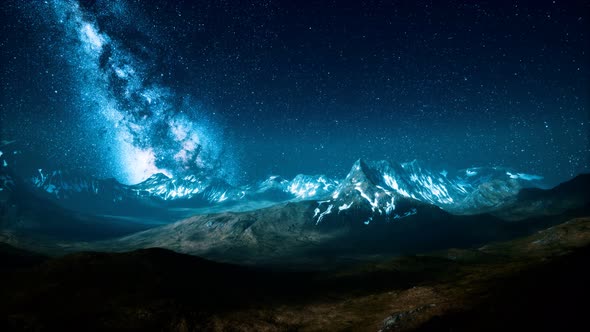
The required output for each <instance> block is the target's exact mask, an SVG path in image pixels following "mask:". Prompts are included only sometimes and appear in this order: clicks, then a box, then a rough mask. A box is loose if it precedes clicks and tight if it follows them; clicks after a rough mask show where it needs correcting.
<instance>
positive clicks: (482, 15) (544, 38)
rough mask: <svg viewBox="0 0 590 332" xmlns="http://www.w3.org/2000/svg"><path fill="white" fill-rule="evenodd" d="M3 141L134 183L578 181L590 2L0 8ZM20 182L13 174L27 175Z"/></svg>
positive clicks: (30, 162) (29, 161)
mask: <svg viewBox="0 0 590 332" xmlns="http://www.w3.org/2000/svg"><path fill="white" fill-rule="evenodd" d="M1 6H2V12H1V14H0V15H1V16H0V22H2V23H0V25H1V26H2V33H1V39H0V43H1V61H2V68H1V73H0V75H1V84H2V89H1V105H0V106H1V108H0V111H1V113H0V121H1V122H0V124H1V126H0V130H1V131H0V134H1V137H0V138H1V139H2V140H16V142H17V143H15V144H18V147H19V149H21V150H23V151H24V152H23V154H24V155H26V156H27V157H26V158H24V160H23V161H21V163H22V165H23V168H26V167H31V168H36V167H41V166H43V167H53V168H65V169H74V170H77V171H81V172H84V173H87V174H90V175H93V176H100V177H115V178H117V179H118V180H119V181H121V182H125V183H134V182H138V181H141V180H142V179H145V178H146V177H147V176H149V175H151V174H153V173H156V172H162V173H165V174H168V175H170V176H182V175H185V174H190V173H203V174H206V175H210V176H216V177H223V178H225V179H227V180H229V181H230V182H235V183H239V182H244V181H252V180H258V179H261V178H264V177H266V176H268V175H270V174H281V175H283V176H286V177H292V176H294V175H296V174H298V173H306V174H326V175H328V176H337V177H338V176H343V175H345V174H346V172H347V171H348V169H349V168H350V166H351V165H352V163H353V162H354V161H355V160H356V159H358V158H365V159H371V160H381V159H388V160H392V161H399V162H404V161H410V160H413V159H418V160H420V161H422V162H424V163H427V164H429V165H432V167H438V168H466V167H471V166H506V167H511V168H514V169H516V170H519V171H522V172H527V173H534V174H540V175H542V176H545V178H546V179H547V181H548V182H549V183H551V184H555V183H557V182H561V181H564V180H566V179H569V178H571V177H573V176H575V175H576V174H578V173H581V172H588V171H590V166H589V165H590V137H589V132H590V115H589V107H590V81H589V78H590V76H589V65H590V58H589V53H588V52H589V51H590V49H589V45H590V43H589V41H590V38H589V37H588V31H590V24H589V20H590V15H589V12H590V5H589V4H588V2H587V1H573V0H571V1H559V0H555V1H551V0H549V1H544V0H540V1H511V2H510V1H477V2H474V1H444V2H443V1H394V0H392V1H270V0H262V1H234V0H227V1H188V0H187V1H169V2H152V1H149V2H148V1H99V0H96V1H89V0H84V1H74V0H47V1H16V0H10V1H5V2H3V4H2V5H1ZM25 166H26V167H25Z"/></svg>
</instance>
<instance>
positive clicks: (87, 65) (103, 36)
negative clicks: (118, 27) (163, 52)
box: [46, 0, 229, 183]
mask: <svg viewBox="0 0 590 332" xmlns="http://www.w3.org/2000/svg"><path fill="white" fill-rule="evenodd" d="M46 5H50V6H51V8H52V10H53V12H52V13H51V12H48V13H47V14H48V15H53V17H54V19H56V20H57V21H58V22H59V25H61V27H62V28H63V33H64V38H63V42H64V43H66V44H67V45H65V47H66V49H68V50H69V52H70V53H69V54H68V61H69V63H70V65H71V75H74V78H75V79H74V80H73V82H75V85H76V87H75V88H74V91H75V90H76V89H78V90H79V96H78V97H79V102H78V107H79V111H80V114H81V117H82V118H83V121H84V125H85V127H86V128H85V129H86V130H93V131H96V130H103V131H104V134H103V135H102V136H101V137H102V141H101V142H98V144H99V145H100V146H102V147H103V148H102V150H101V151H102V153H103V154H105V155H104V156H102V157H106V159H107V160H111V161H115V162H114V163H112V168H113V169H112V170H111V173H112V174H113V175H114V176H115V177H116V178H117V179H118V180H120V181H122V182H125V183H137V182H140V181H142V180H145V179H146V178H147V177H149V176H150V175H152V174H155V173H163V174H166V175H168V176H170V177H174V176H182V175H184V174H195V173H199V174H201V175H207V176H221V175H224V174H223V173H224V172H227V171H228V170H227V165H224V166H226V167H222V165H221V163H222V161H221V157H222V154H223V153H224V151H223V149H222V142H221V137H220V134H219V133H218V131H219V130H218V129H217V128H216V127H215V125H214V124H212V123H211V121H209V120H208V119H207V118H206V116H205V114H204V113H203V112H202V111H201V110H199V108H198V107H197V106H195V105H192V104H191V103H193V101H192V100H191V97H190V96H182V97H181V96H178V95H177V94H175V92H174V91H172V90H171V89H169V88H166V87H165V86H163V85H162V84H160V83H159V78H158V77H157V76H156V75H153V73H151V72H149V71H150V66H153V59H150V58H149V56H147V57H146V56H143V57H141V59H139V57H138V56H137V55H135V54H134V52H132V51H131V50H129V49H127V48H126V47H125V46H124V45H123V43H122V42H120V41H118V40H117V39H116V38H113V37H112V36H110V35H109V34H108V33H107V32H105V31H103V30H102V29H101V27H100V26H99V24H98V23H97V20H96V19H95V17H94V16H95V14H92V13H90V12H88V11H85V10H84V9H83V8H82V7H81V6H80V5H79V4H78V3H77V2H76V1H66V0H64V1H61V0H56V1H51V2H50V3H47V2H46ZM99 14H100V15H107V14H108V15H111V16H113V15H114V16H115V18H114V19H119V20H121V19H125V17H126V15H129V13H127V12H126V10H125V7H124V5H123V4H122V3H118V4H117V5H116V10H113V9H112V8H111V9H110V12H108V13H99ZM140 47H148V46H145V45H140ZM148 53H149V52H148ZM223 158H224V161H223V162H224V163H226V164H228V160H227V158H229V157H228V156H227V154H225V155H223Z"/></svg>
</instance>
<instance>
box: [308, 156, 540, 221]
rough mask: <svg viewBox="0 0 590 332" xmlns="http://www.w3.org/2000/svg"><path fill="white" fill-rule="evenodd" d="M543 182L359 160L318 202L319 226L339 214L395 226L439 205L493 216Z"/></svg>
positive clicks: (499, 171) (505, 173)
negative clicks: (428, 206)
mask: <svg viewBox="0 0 590 332" xmlns="http://www.w3.org/2000/svg"><path fill="white" fill-rule="evenodd" d="M539 180H541V177H538V176H534V175H528V174H524V173H516V172H511V171H509V170H507V169H504V168H500V167H494V168H483V167H479V168H470V169H465V170H460V171H457V172H455V173H454V174H449V173H448V172H446V171H440V172H436V171H432V170H430V169H428V168H425V167H422V166H421V165H420V164H419V163H418V162H417V161H413V162H410V163H401V164H395V163H390V162H387V161H377V162H364V161H362V160H358V161H356V162H355V164H354V165H353V167H352V169H351V171H350V173H349V174H348V175H347V176H346V178H345V179H344V180H343V181H342V183H341V184H340V185H339V186H338V187H337V188H336V189H335V190H334V192H333V193H332V194H331V196H330V197H329V198H327V199H326V200H321V201H318V206H317V208H316V209H315V214H314V218H315V221H316V223H317V224H319V223H321V222H322V221H324V220H325V219H326V218H330V217H331V216H333V215H340V214H343V213H344V214H350V213H353V214H356V215H358V216H362V218H365V221H364V223H365V224H370V223H371V222H372V221H373V220H376V219H383V220H385V221H391V220H395V219H401V218H405V217H408V216H411V215H414V214H416V213H418V212H419V209H420V206H422V207H424V206H426V205H427V204H428V205H434V206H437V207H439V208H442V209H444V210H446V211H448V212H452V213H456V214H475V213H483V212H490V211H493V210H495V209H498V208H501V207H502V206H506V205H508V204H510V203H512V202H513V201H514V200H515V199H516V195H517V194H518V192H519V191H520V190H521V189H523V188H529V187H536V186H538V185H539V182H538V181H539Z"/></svg>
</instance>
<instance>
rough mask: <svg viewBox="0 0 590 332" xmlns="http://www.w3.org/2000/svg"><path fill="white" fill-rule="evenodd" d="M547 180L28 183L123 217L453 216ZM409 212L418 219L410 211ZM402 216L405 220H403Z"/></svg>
mask: <svg viewBox="0 0 590 332" xmlns="http://www.w3.org/2000/svg"><path fill="white" fill-rule="evenodd" d="M541 179H542V177H539V176H535V175H529V174H525V173H518V172H515V171H513V170H510V169H507V168H501V167H477V168H468V169H464V170H459V171H455V172H452V173H449V172H447V171H435V170H432V169H430V168H428V167H424V166H423V165H422V164H421V163H419V162H418V161H412V162H407V163H392V162H388V161H384V160H382V161H373V162H372V161H363V160H360V159H359V160H357V161H356V162H355V163H354V165H353V167H352V168H351V171H350V172H349V174H348V175H347V176H346V177H345V178H344V179H343V180H337V179H331V178H329V177H327V176H324V175H303V174H299V175H297V176H295V177H294V178H293V179H291V180H289V179H285V178H283V177H280V176H271V177H269V178H268V179H266V180H264V181H260V182H258V183H254V184H251V185H245V186H237V187H236V186H232V185H230V184H229V183H227V182H226V181H224V180H223V179H217V178H209V177H197V176H194V175H191V176H186V177H183V178H169V177H168V176H166V175H164V174H154V175H152V176H151V177H149V178H148V179H147V180H145V181H143V182H141V183H138V184H135V185H125V184H121V183H119V182H117V181H116V180H114V179H96V178H90V177H83V176H78V175H72V174H69V173H67V172H62V171H59V170H58V171H45V170H42V169H39V170H38V172H37V173H36V174H34V175H32V176H31V177H30V178H29V179H28V180H26V181H25V183H27V184H28V185H29V186H30V187H31V189H32V190H34V191H36V192H37V193H39V194H41V195H43V196H45V197H48V198H50V199H53V200H55V201H57V202H58V203H59V204H61V205H64V206H65V207H68V208H73V209H87V210H92V209H99V210H100V209H101V207H102V208H106V207H108V210H109V211H110V210H113V209H114V210H117V207H118V206H119V205H122V204H123V203H129V202H132V203H134V204H140V205H141V204H146V205H149V206H160V207H211V206H221V207H223V206H225V207H227V208H228V209H232V210H234V211H241V210H244V209H245V208H244V207H243V206H254V207H256V206H258V205H256V204H251V205H247V204H246V203H253V202H254V203H255V202H265V204H266V205H265V206H268V205H272V204H276V203H282V202H287V201H300V200H330V199H336V198H337V197H339V205H337V206H336V205H335V204H327V205H325V206H326V207H329V206H330V205H332V208H333V209H336V210H337V211H342V210H345V209H348V208H350V207H351V206H350V204H351V203H352V201H353V200H349V201H346V199H345V197H347V196H350V195H352V194H354V195H360V197H361V198H363V199H364V201H367V203H369V204H370V205H371V209H372V210H374V211H379V212H381V213H384V212H387V211H392V209H391V207H392V206H393V204H394V203H393V202H392V200H393V201H396V200H397V201H398V202H401V201H403V200H408V199H411V200H415V201H419V202H422V203H427V204H432V205H435V206H438V207H440V208H442V209H444V210H446V211H449V212H451V213H457V214H475V213H482V212H491V211H494V210H496V209H499V208H501V207H502V206H505V205H507V204H510V203H511V202H513V201H514V199H515V197H516V195H517V194H518V192H519V191H520V190H521V189H524V188H536V187H540V186H541ZM5 182H6V181H5ZM340 201H341V202H340ZM352 204H354V203H352ZM398 205H399V204H398ZM323 212H326V211H325V210H323V209H322V211H320V214H321V213H323ZM405 213H411V210H409V211H405V212H404V213H403V214H405ZM403 214H402V215H403ZM324 215H325V214H324ZM402 215H399V214H398V217H399V216H402Z"/></svg>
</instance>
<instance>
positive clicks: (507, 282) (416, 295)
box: [0, 218, 590, 331]
mask: <svg viewBox="0 0 590 332" xmlns="http://www.w3.org/2000/svg"><path fill="white" fill-rule="evenodd" d="M0 249H1V254H2V258H3V259H2V270H3V273H2V274H0V280H1V286H0V292H1V293H2V294H3V299H2V301H0V329H1V330H3V331H18V330H22V331H27V330H28V331H53V330H56V329H57V330H61V331H69V330H71V331H80V330H85V331H98V330H105V329H108V330H121V329H125V330H136V331H202V330H211V331H252V330H256V331H292V330H300V331H339V330H340V331H342V330H348V331H416V330H418V331H422V330H446V331H450V330H452V331H473V330H478V331H482V330H484V331H497V330H514V329H526V330H562V331H565V330H573V329H574V327H575V326H577V325H576V324H582V323H584V317H585V308H586V306H585V305H584V303H585V301H586V300H587V298H588V295H590V293H589V288H588V284H587V280H588V277H590V274H589V272H588V269H587V268H586V265H587V257H588V254H589V253H590V218H576V219H572V220H570V221H568V222H565V223H563V224H560V225H558V226H554V227H551V228H548V229H545V230H542V231H539V232H536V233H535V234H533V235H531V236H528V237H524V238H520V239H515V240H512V241H508V242H500V243H491V244H488V245H485V246H482V247H479V248H473V249H448V250H443V251H438V252H432V253H429V254H421V255H410V256H402V257H397V258H394V259H385V260H381V261H378V262H374V263H368V264H360V265H355V266H352V267H346V268H340V269H332V270H323V271H317V270H316V271H305V270H300V271H287V270H271V269H266V268H254V267H243V266H236V265H228V264H221V263H214V262H211V261H207V260H204V259H201V258H197V257H194V256H188V255H183V254H177V253H174V252H172V251H168V250H164V249H144V250H138V251H132V252H126V253H112V254H109V253H99V252H82V253H76V254H71V255H67V256H64V257H60V258H53V259H50V258H43V257H42V256H40V255H35V254H31V253H27V252H23V251H20V250H16V249H13V248H10V247H7V246H2V247H1V248H0Z"/></svg>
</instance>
